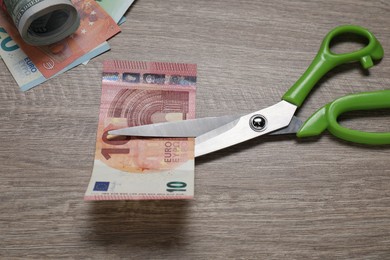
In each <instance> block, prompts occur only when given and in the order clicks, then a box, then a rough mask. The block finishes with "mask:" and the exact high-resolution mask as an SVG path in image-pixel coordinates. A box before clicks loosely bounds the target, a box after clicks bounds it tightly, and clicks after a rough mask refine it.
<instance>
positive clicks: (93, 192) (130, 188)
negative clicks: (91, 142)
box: [85, 61, 196, 200]
mask: <svg viewBox="0 0 390 260" xmlns="http://www.w3.org/2000/svg"><path fill="white" fill-rule="evenodd" d="M195 85H196V65H193V64H177V63H158V62H155V63H149V62H130V61H106V62H105V63H104V72H103V80H102V98H101V105H100V114H99V125H98V131H97V139H96V153H95V161H94V167H93V172H92V176H91V180H90V183H89V186H88V189H87V192H86V194H85V199H86V200H121V199H123V200H125V199H128V200H132V199H133V200H137V199H190V198H192V197H193V194H194V168H195V165H194V139H193V138H140V137H126V136H108V131H110V130H114V129H118V128H122V127H129V126H138V125H145V124H151V123H158V122H167V121H174V120H185V119H193V118H195V90H196V89H195Z"/></svg>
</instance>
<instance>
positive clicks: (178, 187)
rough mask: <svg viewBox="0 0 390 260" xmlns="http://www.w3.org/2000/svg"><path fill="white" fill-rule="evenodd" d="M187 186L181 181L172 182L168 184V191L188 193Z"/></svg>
mask: <svg viewBox="0 0 390 260" xmlns="http://www.w3.org/2000/svg"><path fill="white" fill-rule="evenodd" d="M186 187H187V184H186V183H185V182H181V181H171V182H168V183H167V191H168V192H175V191H186V189H185V188H186Z"/></svg>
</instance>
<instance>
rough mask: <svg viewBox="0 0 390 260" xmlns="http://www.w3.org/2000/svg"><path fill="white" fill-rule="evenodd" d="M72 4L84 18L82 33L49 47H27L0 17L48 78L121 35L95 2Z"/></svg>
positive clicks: (82, 0)
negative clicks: (115, 36) (116, 35)
mask: <svg viewBox="0 0 390 260" xmlns="http://www.w3.org/2000/svg"><path fill="white" fill-rule="evenodd" d="M73 3H74V6H75V7H76V9H77V10H78V12H79V15H80V18H81V21H80V27H79V29H78V30H77V31H76V32H75V33H74V34H72V35H71V36H69V37H67V38H66V39H64V40H62V41H60V42H57V43H55V44H51V45H48V46H39V47H37V46H31V45H28V44H26V43H25V42H24V41H23V40H22V39H21V36H20V34H19V33H18V32H17V30H16V28H15V27H14V26H13V24H12V23H11V22H10V21H9V20H8V19H7V17H6V15H5V14H4V12H1V13H0V25H1V26H2V27H3V28H4V29H5V30H6V31H7V32H8V34H9V35H10V36H11V37H12V39H13V40H14V41H15V42H16V43H17V44H18V45H19V47H20V48H21V49H22V50H23V51H24V52H25V53H26V54H27V55H28V57H29V58H30V59H31V61H32V62H33V63H34V64H35V66H36V67H37V68H38V70H39V71H40V72H41V73H42V75H43V76H44V77H45V78H50V77H52V76H54V75H55V74H57V73H58V72H60V71H62V70H63V69H64V68H66V67H67V66H69V65H70V64H71V63H73V62H74V61H75V60H77V59H78V58H80V57H81V56H83V55H85V54H86V53H88V52H89V51H91V50H93V49H94V48H95V47H97V46H99V45H100V44H102V43H104V42H105V41H106V40H107V39H109V38H111V37H112V36H114V35H115V34H117V33H118V32H119V31H120V28H119V26H118V25H117V24H116V23H115V21H114V20H113V19H112V18H111V17H110V16H109V15H108V14H107V13H106V12H105V11H104V10H103V9H102V8H101V7H100V6H99V5H98V4H97V3H96V2H95V1H89V0H74V1H73Z"/></svg>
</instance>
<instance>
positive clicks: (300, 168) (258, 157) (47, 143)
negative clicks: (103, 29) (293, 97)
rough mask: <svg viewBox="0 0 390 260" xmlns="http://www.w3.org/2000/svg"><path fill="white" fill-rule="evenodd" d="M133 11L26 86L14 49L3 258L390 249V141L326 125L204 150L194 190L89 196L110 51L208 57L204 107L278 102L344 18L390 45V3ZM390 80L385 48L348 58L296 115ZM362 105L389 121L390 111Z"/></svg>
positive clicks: (141, 4) (356, 119)
mask: <svg viewBox="0 0 390 260" xmlns="http://www.w3.org/2000/svg"><path fill="white" fill-rule="evenodd" d="M126 17H127V22H126V23H125V24H124V25H123V26H122V30H123V31H122V33H121V34H119V35H118V36H117V37H115V38H114V39H112V40H111V41H110V44H111V46H112V50H111V51H110V52H108V53H106V54H104V55H102V56H100V57H98V58H96V59H94V60H93V61H91V62H90V64H88V65H87V66H79V67H77V68H75V69H73V70H72V71H69V72H68V73H65V74H63V75H61V76H58V77H56V78H54V79H52V80H50V81H48V82H47V83H45V84H43V85H41V86H38V87H36V88H35V89H33V90H30V91H28V92H25V93H24V92H21V91H19V88H18V86H17V85H16V83H15V82H14V80H13V78H12V76H11V75H10V74H9V72H8V70H7V69H6V66H5V65H4V64H3V63H2V62H1V63H0V70H1V72H0V82H1V86H0V111H1V112H0V119H1V126H0V133H1V134H0V141H1V146H0V162H1V168H0V169H1V170H0V171H1V172H0V188H1V193H0V201H1V203H0V207H1V208H0V209H1V210H0V212H1V213H0V256H1V258H2V259H9V258H22V259H26V258H38V259H42V258H51V259H58V258H60V257H61V258H62V257H64V258H75V259H85V258H92V259H118V258H125V259H126V258H129V259H226V258H232V259H390V161H389V158H390V157H389V156H390V147H389V146H383V147H371V146H364V145H355V144H352V143H348V142H344V141H340V140H339V139H337V138H335V137H333V136H331V135H330V134H327V133H325V134H324V135H322V136H321V137H319V138H310V139H308V140H296V138H294V137H292V136H289V137H266V138H263V139H256V140H254V141H251V142H247V143H244V144H240V145H237V146H235V147H231V148H228V149H226V150H223V151H220V152H216V153H214V154H210V155H209V156H205V157H201V158H199V159H197V160H196V178H195V190H196V195H195V199H194V200H191V201H117V202H85V201H83V195H84V192H85V190H86V187H87V184H88V182H89V178H90V175H91V172H92V166H93V158H94V151H95V138H96V129H97V121H98V112H99V105H100V94H101V72H102V62H103V61H104V60H106V59H126V60H141V61H166V62H183V63H196V64H198V90H197V116H198V117H203V116H218V115H224V114H237V113H246V112H251V111H255V110H258V109H260V108H262V107H265V106H268V105H271V104H273V103H276V102H278V101H279V100H280V97H281V95H282V94H283V93H284V92H285V91H286V90H287V89H288V88H289V87H290V86H291V85H292V84H293V83H294V82H295V81H296V80H297V79H298V77H299V76H300V75H301V74H302V73H303V72H304V70H305V69H306V68H307V66H308V65H309V63H310V61H311V60H312V59H313V57H314V56H315V54H316V52H317V50H318V48H319V45H320V43H321V41H322V39H323V37H324V36H325V34H326V33H327V32H328V31H329V30H331V29H332V28H334V27H335V26H337V25H341V24H357V25H361V26H364V27H366V28H368V29H370V30H371V31H372V32H373V33H374V34H375V35H376V36H377V38H378V39H379V41H380V42H381V43H382V45H383V47H384V49H385V52H388V53H390V19H389V17H390V4H389V2H388V1H384V0H373V1H364V0H354V1H353V0H345V1H337V0H327V1H322V0H317V1H300V0H294V1H282V0H264V1H254V0H247V1H234V0H214V1H206V0H199V1H192V0H171V1H158V0H138V1H137V2H136V3H135V4H134V6H133V7H132V8H131V10H130V11H129V12H128V13H127V14H126ZM344 47H345V46H344ZM344 47H343V46H339V45H338V46H335V48H344ZM354 47H356V46H354ZM384 88H387V89H389V88H390V60H389V59H388V58H386V55H385V58H384V59H383V60H382V61H381V62H380V63H379V64H378V65H377V66H375V67H373V68H372V69H371V70H370V72H369V73H366V72H364V71H363V70H362V69H361V68H360V65H359V64H352V65H345V66H341V67H339V68H338V69H336V70H334V71H332V72H331V73H329V74H328V75H327V76H326V77H325V78H324V79H323V80H321V82H320V83H319V87H317V88H316V90H315V91H314V92H313V93H312V94H311V95H310V97H309V99H308V100H307V101H306V103H305V105H304V106H303V107H302V108H301V109H300V110H299V113H298V116H299V117H302V118H307V117H308V116H309V115H311V114H312V113H313V112H314V111H315V110H316V109H317V108H319V107H320V106H322V105H324V104H326V103H327V102H329V101H332V100H333V99H335V98H337V97H339V96H342V95H346V94H349V93H357V92H361V91H368V90H379V89H384ZM349 116H350V117H348V118H349V119H347V117H344V120H343V124H344V125H347V126H350V127H355V128H358V129H365V130H373V131H389V130H390V129H389V125H390V124H389V122H390V113H389V110H381V111H377V112H376V113H374V116H369V113H359V112H355V113H351V114H349Z"/></svg>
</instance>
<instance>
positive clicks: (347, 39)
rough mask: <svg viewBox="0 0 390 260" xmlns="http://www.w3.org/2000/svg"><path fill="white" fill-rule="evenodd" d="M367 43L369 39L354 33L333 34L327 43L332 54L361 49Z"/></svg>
mask: <svg viewBox="0 0 390 260" xmlns="http://www.w3.org/2000/svg"><path fill="white" fill-rule="evenodd" d="M368 44H369V39H367V38H366V37H364V36H362V35H358V34H354V33H342V34H340V35H337V36H335V37H334V38H333V39H332V40H331V41H330V43H329V50H330V51H331V52H332V53H334V54H344V53H350V52H355V51H359V50H361V49H363V48H364V47H366V46H367V45H368Z"/></svg>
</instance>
